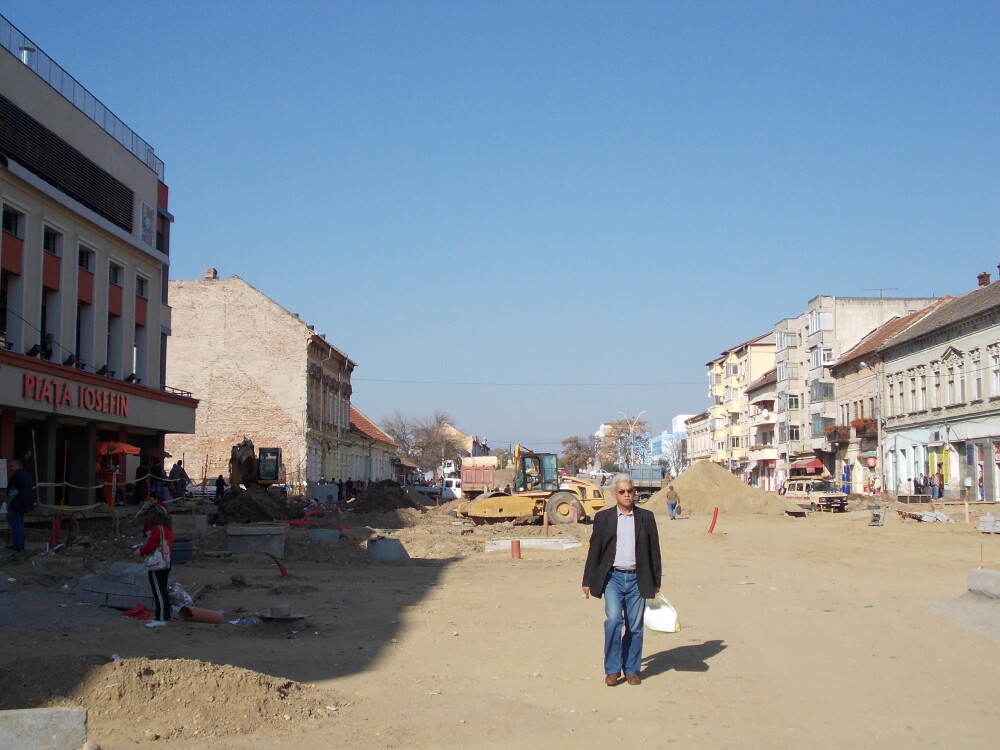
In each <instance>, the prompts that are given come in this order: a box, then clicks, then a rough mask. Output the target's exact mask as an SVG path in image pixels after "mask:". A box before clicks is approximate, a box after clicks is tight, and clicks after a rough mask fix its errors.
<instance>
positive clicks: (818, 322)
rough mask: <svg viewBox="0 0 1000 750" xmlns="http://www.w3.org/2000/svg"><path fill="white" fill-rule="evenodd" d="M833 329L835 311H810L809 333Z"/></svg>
mask: <svg viewBox="0 0 1000 750" xmlns="http://www.w3.org/2000/svg"><path fill="white" fill-rule="evenodd" d="M832 330H833V313H830V312H822V311H820V310H813V311H812V312H811V313H809V333H810V334H813V333H816V332H817V331H832Z"/></svg>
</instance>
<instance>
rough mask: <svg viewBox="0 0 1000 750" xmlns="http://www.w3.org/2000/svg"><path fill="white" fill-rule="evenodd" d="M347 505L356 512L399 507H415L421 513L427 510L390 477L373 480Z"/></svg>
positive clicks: (392, 509) (386, 510)
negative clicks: (372, 482)
mask: <svg viewBox="0 0 1000 750" xmlns="http://www.w3.org/2000/svg"><path fill="white" fill-rule="evenodd" d="M348 507H349V508H350V510H352V511H354V512H358V513H388V512H390V511H394V510H399V509H400V508H415V509H416V510H419V511H420V512H421V513H426V512H427V508H426V507H425V506H424V505H422V504H421V503H419V502H417V501H416V500H414V499H413V498H412V497H410V495H408V494H407V493H406V492H404V491H403V489H402V488H401V487H400V486H399V485H398V484H396V483H395V482H393V481H392V480H391V479H386V480H383V481H381V482H375V483H374V484H372V485H371V486H370V487H367V488H366V489H364V490H362V492H361V494H360V495H358V496H357V497H356V498H354V499H353V500H351V501H350V502H349V503H348Z"/></svg>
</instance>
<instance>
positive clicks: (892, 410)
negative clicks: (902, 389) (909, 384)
mask: <svg viewBox="0 0 1000 750" xmlns="http://www.w3.org/2000/svg"><path fill="white" fill-rule="evenodd" d="M886 387H887V388H888V390H889V416H890V417H893V416H895V415H896V384H895V383H886Z"/></svg>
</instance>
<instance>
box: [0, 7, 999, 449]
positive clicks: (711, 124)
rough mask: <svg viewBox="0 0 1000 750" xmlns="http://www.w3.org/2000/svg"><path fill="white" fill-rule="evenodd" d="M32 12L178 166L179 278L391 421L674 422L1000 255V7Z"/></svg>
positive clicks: (500, 429) (536, 437) (962, 284)
mask: <svg viewBox="0 0 1000 750" xmlns="http://www.w3.org/2000/svg"><path fill="white" fill-rule="evenodd" d="M3 13H4V14H5V15H7V17H8V18H9V19H10V20H11V22H12V23H14V24H15V25H16V26H18V27H19V28H20V29H21V30H22V31H23V32H24V33H25V34H27V35H28V36H29V37H30V38H32V39H33V40H34V41H35V43H36V44H37V45H38V46H39V47H40V48H41V49H43V50H45V52H47V53H48V54H49V55H51V56H52V57H53V58H54V59H55V60H56V61H57V62H59V63H60V64H61V65H62V66H63V67H65V68H66V69H67V70H68V71H69V72H70V73H71V74H72V75H74V76H75V77H76V78H77V79H78V80H79V81H81V82H82V83H83V84H84V85H85V86H86V87H87V88H89V89H90V90H91V92H93V93H94V94H95V95H96V96H97V97H98V98H99V99H101V100H102V101H103V102H104V103H105V104H107V105H108V106H109V107H110V108H111V109H112V110H113V111H114V112H115V113H116V114H117V115H118V116H119V117H121V118H122V119H123V120H124V121H125V122H126V123H127V124H128V125H129V126H130V127H132V128H133V129H134V130H135V131H136V132H138V133H139V134H140V135H141V136H142V137H143V138H145V139H146V140H147V141H149V142H150V143H151V144H152V145H153V146H154V147H155V148H156V151H157V153H158V154H159V156H160V157H161V158H162V159H163V160H164V161H165V163H166V178H167V179H166V181H167V183H168V184H169V185H170V187H171V204H170V208H171V211H172V212H173V213H174V215H175V216H176V219H177V222H176V224H175V226H174V230H173V236H172V249H171V252H172V265H171V277H172V278H178V279H182V278H198V277H200V276H201V274H202V272H203V269H204V268H205V267H206V266H215V267H216V268H218V269H219V272H220V274H221V275H222V276H230V275H234V274H235V275H239V276H241V277H242V278H244V279H246V280H247V281H249V282H250V283H251V284H253V285H255V286H256V287H257V288H259V289H260V290H261V291H263V292H264V293H266V294H268V295H269V296H270V297H272V298H273V299H275V300H276V301H277V302H278V303H280V304H281V305H283V306H285V307H287V308H288V309H290V310H292V311H294V312H297V313H299V314H300V315H301V316H302V318H304V319H305V320H306V321H308V322H310V323H313V324H315V326H316V330H317V331H319V332H323V333H325V334H326V335H327V337H328V339H329V340H330V341H331V342H332V343H333V344H334V345H336V346H337V347H338V348H340V349H341V350H343V351H345V352H347V354H348V355H349V356H350V357H351V358H352V359H354V360H355V361H356V362H357V363H358V369H357V370H356V372H355V376H356V378H355V390H354V402H355V404H356V405H357V406H358V407H359V408H361V409H362V410H363V411H365V412H366V413H367V414H368V415H369V416H370V417H371V418H373V419H375V420H376V421H378V420H379V419H381V418H382V417H384V416H386V415H387V414H389V413H390V412H392V411H393V410H397V409H398V410H401V411H403V412H404V413H409V414H415V415H425V414H429V413H431V412H432V411H434V410H435V409H444V410H446V411H448V412H450V413H451V414H452V415H453V416H454V418H455V423H456V426H458V427H459V428H461V429H463V430H465V431H466V432H470V433H475V434H478V435H480V436H484V437H486V438H488V439H489V440H490V441H491V443H493V444H494V445H505V444H506V443H507V442H509V441H513V442H517V441H520V442H523V443H526V444H528V445H530V446H531V447H534V448H536V449H537V450H552V449H557V448H558V447H559V443H560V441H561V440H562V439H563V438H564V437H567V436H569V435H574V434H586V433H589V432H592V431H593V430H594V429H595V428H596V427H597V426H598V424H599V423H600V422H601V421H602V420H607V419H614V418H617V417H618V414H619V412H627V413H628V414H630V415H632V416H634V415H636V414H638V413H639V412H640V411H643V410H645V411H646V417H647V418H648V419H649V421H650V427H651V428H652V429H654V430H656V431H659V430H661V429H665V428H669V424H670V418H671V417H672V416H673V415H675V414H677V413H696V412H699V411H701V410H703V409H704V408H706V406H707V398H706V392H707V381H706V378H705V363H706V362H708V361H709V360H710V359H712V358H713V357H715V356H717V355H718V353H719V352H721V351H722V350H724V349H726V348H727V347H729V346H732V345H735V344H738V343H740V342H742V341H744V340H747V339H749V338H753V337H755V336H757V335H759V334H762V333H764V332H766V331H768V330H770V329H771V328H773V326H774V324H775V323H776V322H777V321H778V320H780V319H782V318H785V317H789V316H794V315H798V314H799V313H801V312H802V311H803V309H804V308H805V305H806V303H807V301H808V300H809V299H810V298H811V297H813V296H815V295H817V294H832V295H839V296H868V295H877V294H878V292H877V291H872V290H874V289H879V288H883V289H891V291H887V292H886V296H906V297H919V296H927V295H942V294H961V293H964V292H966V291H970V290H971V289H972V288H974V286H975V275H976V273H977V272H979V271H983V270H988V271H992V272H993V273H994V274H996V271H997V268H996V264H997V263H998V262H1000V243H998V239H1000V231H998V230H1000V189H998V188H1000V146H998V132H997V125H998V123H1000V106H998V96H1000V87H998V82H1000V53H998V49H1000V45H998V43H997V40H998V39H1000V3H996V2H966V1H963V2H910V1H906V2H903V1H897V2H844V1H838V2H828V3H824V2H750V1H749V0H744V1H741V2H688V3H675V2H665V1H663V2H612V1H610V0H609V1H608V2H516V1H511V0H504V2H434V1H433V0H420V1H413V2H374V1H373V2H367V1H366V2H360V1H359V2H320V1H318V0H317V1H316V2H300V1H296V0H286V1H284V2H261V1H257V2H248V1H245V0H244V1H243V2H218V1H213V2H192V1H190V0H181V1H175V2H170V3H148V2H147V3H141V2H110V1H102V2H96V1H94V0H77V1H76V2H50V1H45V0H6V1H5V2H4V10H3ZM994 278H995V276H994Z"/></svg>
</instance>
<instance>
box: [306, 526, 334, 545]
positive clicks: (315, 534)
mask: <svg viewBox="0 0 1000 750" xmlns="http://www.w3.org/2000/svg"><path fill="white" fill-rule="evenodd" d="M307 536H308V537H309V538H310V539H311V540H312V541H314V542H329V543H333V542H336V541H337V540H338V539H340V530H339V529H309V533H308V534H307Z"/></svg>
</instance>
